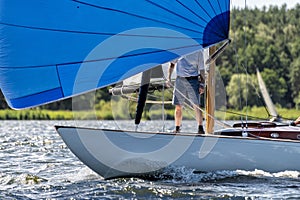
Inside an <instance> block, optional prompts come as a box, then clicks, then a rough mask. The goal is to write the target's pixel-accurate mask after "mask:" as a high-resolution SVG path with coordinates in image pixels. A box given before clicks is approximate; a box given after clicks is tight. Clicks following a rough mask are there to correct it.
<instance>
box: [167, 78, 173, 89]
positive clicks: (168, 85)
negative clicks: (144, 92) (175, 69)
mask: <svg viewBox="0 0 300 200" xmlns="http://www.w3.org/2000/svg"><path fill="white" fill-rule="evenodd" d="M166 87H167V88H170V87H172V83H171V80H170V79H168V80H167V81H166Z"/></svg>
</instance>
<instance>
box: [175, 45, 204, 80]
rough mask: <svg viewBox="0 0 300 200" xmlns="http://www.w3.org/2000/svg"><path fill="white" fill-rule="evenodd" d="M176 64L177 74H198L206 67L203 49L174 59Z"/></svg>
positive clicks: (186, 75)
mask: <svg viewBox="0 0 300 200" xmlns="http://www.w3.org/2000/svg"><path fill="white" fill-rule="evenodd" d="M172 63H174V64H177V65H176V73H177V76H180V77H190V76H198V75H199V74H200V70H203V69H204V58H203V51H196V52H193V53H191V54H188V55H185V56H182V57H180V58H179V59H177V60H174V61H172Z"/></svg>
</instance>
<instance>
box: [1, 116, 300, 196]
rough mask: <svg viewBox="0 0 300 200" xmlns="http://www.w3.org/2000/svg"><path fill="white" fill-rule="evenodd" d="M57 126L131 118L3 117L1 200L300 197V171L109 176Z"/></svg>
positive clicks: (106, 125) (176, 171)
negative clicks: (79, 154)
mask: <svg viewBox="0 0 300 200" xmlns="http://www.w3.org/2000/svg"><path fill="white" fill-rule="evenodd" d="M79 123H83V124H79ZM159 123H161V122H159ZM184 124H185V125H186V127H194V125H195V124H194V122H189V121H188V122H184ZM54 125H82V126H92V127H100V128H115V127H120V128H124V127H128V126H131V122H130V123H129V122H128V121H123V122H122V121H119V122H117V123H116V122H113V121H99V122H95V121H91V122H88V121H85V122H74V121H1V123H0V145H1V146H0V199H271V198H273V199H300V172H296V171H284V172H280V173H268V172H264V171H260V170H255V171H242V170H237V171H218V172H211V173H200V174H193V172H192V171H191V170H189V169H184V168H178V169H174V170H173V173H172V178H171V179H167V180H155V181H153V180H142V179H137V178H127V179H123V178H122V179H113V180H104V179H103V178H102V177H101V176H99V175H97V174H96V173H94V172H93V171H91V170H90V169H89V168H87V167H86V166H85V165H83V164H82V163H81V162H80V161H79V160H78V159H77V158H76V157H75V156H74V155H73V154H72V153H71V152H70V151H69V149H68V148H67V147H66V145H65V144H64V143H63V141H62V139H61V138H60V136H59V135H58V134H57V133H56V131H55V129H54ZM165 125H166V128H168V127H171V126H172V122H166V124H165ZM151 126H152V129H153V127H155V128H156V129H159V127H158V126H157V123H156V122H154V123H152V125H151V124H150V128H151ZM142 128H144V129H147V124H144V125H143V126H142ZM274 156H275V155H274Z"/></svg>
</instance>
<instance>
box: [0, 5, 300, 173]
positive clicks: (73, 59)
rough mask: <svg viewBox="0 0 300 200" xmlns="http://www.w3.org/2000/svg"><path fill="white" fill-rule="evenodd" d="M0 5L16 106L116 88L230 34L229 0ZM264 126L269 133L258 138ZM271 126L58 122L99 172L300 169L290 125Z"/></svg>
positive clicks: (3, 63)
mask: <svg viewBox="0 0 300 200" xmlns="http://www.w3.org/2000/svg"><path fill="white" fill-rule="evenodd" d="M16 5H18V6H16ZM0 8H1V16H0V32H1V34H0V35H1V40H0V45H1V55H0V86H1V90H2V91H3V93H4V95H5V97H6V100H7V101H8V103H9V105H10V106H11V107H12V108H15V109H23V108H29V107H34V106H38V105H42V104H45V103H49V102H53V101H59V100H61V99H64V98H68V97H72V96H76V95H79V94H83V93H86V92H89V91H93V90H96V89H98V88H102V87H105V86H109V85H113V84H117V83H120V82H122V81H123V80H125V79H127V78H129V77H131V76H134V75H136V74H138V73H141V72H149V71H151V70H152V69H153V68H155V67H156V66H159V65H162V64H164V63H167V62H169V61H171V60H173V59H176V58H178V57H181V56H183V55H186V54H189V53H192V52H194V51H202V50H203V49H205V48H206V49H207V48H209V47H212V46H215V45H217V44H219V43H222V42H226V41H228V40H229V22H230V0H203V1H197V0H195V1H183V0H178V1H173V0H165V1H161V0H139V1H134V0H126V1H119V0H112V1H96V0H68V1H61V0H52V1H46V2H44V1H31V2H30V3H28V2H27V1H26V2H25V1H18V0H2V1H1V3H0ZM149 74H151V73H148V74H147V73H145V75H144V76H145V79H148V78H149V77H150V76H149ZM142 86H143V85H142ZM142 86H141V87H142ZM147 89H149V86H146V90H144V91H147ZM139 90H142V89H139ZM140 93H141V92H140ZM265 128H266V129H268V130H271V132H266V133H267V134H266V135H261V132H262V130H265ZM273 128H275V129H276V130H277V128H278V126H277V125H276V124H275V125H274V124H272V123H253V124H250V123H246V124H244V123H242V124H238V125H235V126H234V127H231V128H227V129H224V130H220V131H215V132H214V134H207V135H197V134H195V133H181V134H177V135H176V134H173V133H166V132H162V133H157V132H142V131H129V130H112V129H94V128H89V127H87V128H86V127H66V126H56V130H57V131H58V133H59V134H60V135H61V137H62V139H63V140H64V142H65V143H66V144H67V146H68V147H69V148H70V150H71V151H72V152H73V153H74V154H75V155H76V156H77V157H78V158H79V159H80V160H81V161H82V162H83V163H85V164H86V165H87V166H89V167H90V168H91V169H92V170H94V171H95V172H97V173H98V174H100V175H101V176H103V177H104V178H114V177H124V176H144V175H149V174H153V173H157V172H160V171H162V170H164V169H166V168H168V167H170V166H184V167H187V168H192V169H195V171H214V170H235V169H244V170H254V169H262V170H265V171H270V172H276V171H283V170H298V171H300V162H299V159H298V158H299V156H300V140H299V139H300V129H299V128H298V127H286V126H285V127H279V128H281V129H285V128H288V129H289V131H290V135H289V136H291V137H290V138H289V137H285V138H282V137H281V135H280V133H279V132H274V130H273ZM274 155H276V156H274Z"/></svg>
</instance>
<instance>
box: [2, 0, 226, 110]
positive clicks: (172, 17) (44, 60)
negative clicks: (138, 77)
mask: <svg viewBox="0 0 300 200" xmlns="http://www.w3.org/2000/svg"><path fill="white" fill-rule="evenodd" d="M229 9H230V0H201V1H199V0H192V1H184V0H176V1H174V0H164V1H162V0H139V1H136V0H123V1H120V0H110V1H105V0H51V1H41V0H28V1H23V0H1V1H0V87H1V90H2V92H3V94H4V95H5V98H6V99H7V101H8V103H9V105H10V106H11V107H12V108H16V109H22V108H27V107H33V106H37V105H42V104H45V103H48V102H52V101H57V100H60V99H64V98H67V97H71V96H74V95H78V94H81V93H85V92H87V91H91V90H95V89H97V88H101V87H105V86H108V85H111V84H114V83H116V82H119V81H121V80H124V79H125V78H128V77H130V76H132V75H134V74H137V73H139V72H142V71H145V70H148V69H150V68H152V67H155V66H157V65H158V64H162V63H165V62H168V61H170V60H172V59H175V58H177V57H180V56H182V55H185V54H188V53H191V52H193V51H196V50H200V49H203V48H205V47H209V46H212V45H215V44H217V43H219V42H221V41H224V40H226V39H228V35H229V19H230V12H229Z"/></svg>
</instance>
